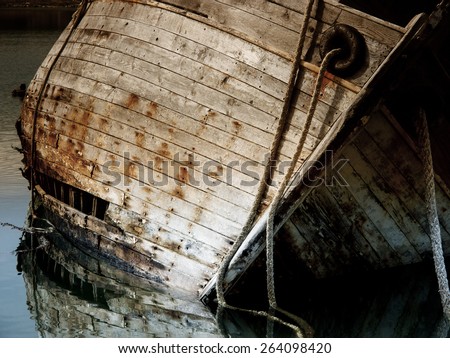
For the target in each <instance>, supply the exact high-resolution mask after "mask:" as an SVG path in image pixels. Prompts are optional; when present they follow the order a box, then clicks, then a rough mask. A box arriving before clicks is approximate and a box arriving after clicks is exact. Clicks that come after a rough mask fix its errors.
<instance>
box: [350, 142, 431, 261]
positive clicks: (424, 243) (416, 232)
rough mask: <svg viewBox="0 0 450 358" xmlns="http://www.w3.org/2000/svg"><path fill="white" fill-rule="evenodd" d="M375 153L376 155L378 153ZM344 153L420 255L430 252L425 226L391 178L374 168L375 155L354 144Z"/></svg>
mask: <svg viewBox="0 0 450 358" xmlns="http://www.w3.org/2000/svg"><path fill="white" fill-rule="evenodd" d="M374 154H375V156H376V155H377V154H378V153H374ZM343 155H345V156H346V157H347V158H349V159H350V161H351V165H352V167H353V168H354V170H355V171H356V172H357V173H358V175H359V176H360V178H361V179H362V180H363V181H364V183H365V184H366V185H367V187H368V188H370V190H371V192H372V193H373V195H374V196H375V197H376V198H377V200H378V201H379V202H380V203H381V205H382V207H383V208H384V210H386V212H387V213H388V214H389V216H390V217H391V218H392V220H393V221H394V222H395V224H396V225H397V226H398V227H399V229H400V230H401V231H402V232H403V234H404V235H405V236H406V238H407V239H408V240H409V242H410V243H411V244H412V245H413V246H414V248H415V250H416V251H417V252H418V253H419V254H420V255H424V254H425V253H427V252H430V249H431V245H430V242H429V240H428V239H425V238H426V237H427V234H426V233H425V231H424V229H423V227H422V226H421V224H420V223H418V222H417V221H416V219H415V218H413V217H412V216H411V215H410V214H409V212H408V211H407V210H405V207H404V205H403V203H401V202H400V200H399V198H398V197H397V196H396V195H395V191H394V190H393V189H392V188H391V185H390V183H389V181H390V180H387V181H385V180H384V179H383V178H382V177H381V176H380V174H379V173H378V172H377V171H376V170H375V169H374V168H373V166H372V165H371V163H372V160H373V157H365V156H364V155H362V154H361V152H360V151H359V150H358V149H356V148H355V147H354V146H353V145H349V146H347V147H346V148H345V149H344V150H343ZM419 203H420V201H419V202H416V203H414V204H415V205H418V204H419ZM410 205H411V204H410Z"/></svg>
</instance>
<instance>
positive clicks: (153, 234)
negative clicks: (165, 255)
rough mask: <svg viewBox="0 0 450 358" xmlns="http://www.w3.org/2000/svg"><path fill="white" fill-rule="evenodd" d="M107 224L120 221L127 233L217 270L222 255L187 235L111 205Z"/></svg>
mask: <svg viewBox="0 0 450 358" xmlns="http://www.w3.org/2000/svg"><path fill="white" fill-rule="evenodd" d="M106 215H107V219H106V221H107V222H115V221H120V227H121V228H123V230H124V231H125V232H128V233H132V234H134V235H136V236H139V237H141V238H142V239H143V240H147V241H149V242H152V243H155V244H157V245H158V246H161V247H164V248H166V249H168V250H173V251H174V252H177V253H179V254H180V255H183V256H186V257H188V258H190V259H192V260H195V261H197V262H199V263H201V264H203V265H204V266H207V267H210V268H215V267H216V265H217V257H218V256H220V255H221V254H222V253H221V252H220V251H217V250H216V249H215V248H213V247H212V246H210V245H208V244H205V243H203V242H201V241H198V240H195V239H193V238H192V237H191V236H189V235H188V234H186V233H181V232H175V231H173V230H172V228H170V227H168V226H165V225H162V224H160V223H156V222H154V221H152V220H148V219H147V218H145V217H143V216H141V215H138V214H136V213H133V212H131V213H130V212H129V211H127V210H125V209H124V208H122V207H119V206H117V205H114V204H110V205H109V208H108V211H107V212H106Z"/></svg>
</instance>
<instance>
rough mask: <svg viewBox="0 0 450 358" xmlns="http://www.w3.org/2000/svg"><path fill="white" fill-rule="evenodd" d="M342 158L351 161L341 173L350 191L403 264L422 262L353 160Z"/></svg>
mask: <svg viewBox="0 0 450 358" xmlns="http://www.w3.org/2000/svg"><path fill="white" fill-rule="evenodd" d="M341 158H342V159H348V160H349V162H348V164H346V165H344V166H343V167H342V168H341V171H340V172H341V174H342V176H343V177H344V179H345V180H346V181H347V183H348V184H349V190H350V191H351V192H352V194H353V196H354V198H355V200H356V201H357V202H358V204H359V205H360V206H361V208H362V209H363V210H364V211H365V212H366V213H367V214H368V216H369V217H370V218H371V221H372V222H373V223H374V224H375V225H376V226H377V228H378V229H379V231H380V232H381V233H382V235H383V236H384V238H385V239H386V240H387V241H388V242H389V244H390V245H391V247H392V248H394V250H395V251H397V252H398V254H399V256H400V258H401V260H402V263H403V264H409V263H413V262H418V261H420V256H419V254H418V253H417V251H416V250H415V248H414V247H413V246H412V245H411V243H410V242H409V241H408V239H407V238H406V236H405V235H404V234H403V232H402V231H401V230H400V229H399V228H398V226H397V224H396V223H395V222H394V221H393V220H392V218H391V217H390V216H389V215H388V213H387V212H386V210H385V208H384V207H383V206H382V203H380V202H379V200H378V199H377V198H376V196H375V195H374V194H373V192H372V191H371V188H369V187H368V186H367V185H366V184H365V183H364V181H363V180H362V178H361V176H360V174H359V173H358V172H357V170H355V168H353V165H352V158H347V157H344V156H342V157H341Z"/></svg>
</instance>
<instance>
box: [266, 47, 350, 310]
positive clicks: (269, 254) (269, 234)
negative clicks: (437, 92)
mask: <svg viewBox="0 0 450 358" xmlns="http://www.w3.org/2000/svg"><path fill="white" fill-rule="evenodd" d="M340 51H341V49H334V50H331V51H330V52H328V53H327V54H326V56H325V58H324V59H323V61H322V64H321V65H320V70H319V74H318V75H317V78H316V83H315V86H314V92H313V95H312V98H311V102H310V104H309V108H308V113H307V116H306V122H305V126H304V128H303V132H302V135H301V137H300V140H299V142H298V145H297V148H296V150H295V153H294V156H293V157H292V161H291V164H290V166H289V168H288V171H287V173H286V175H285V176H284V177H283V181H282V183H281V185H280V187H279V188H278V190H277V192H276V195H275V197H274V199H273V201H272V203H271V205H270V207H269V217H268V219H267V225H266V264H267V294H268V296H269V304H270V306H271V307H273V308H275V309H277V308H278V307H277V302H276V297H275V282H274V260H273V249H274V240H273V238H274V220H275V215H276V212H277V209H278V205H279V204H280V202H281V199H282V197H283V195H284V192H285V190H286V187H287V186H288V184H289V181H290V179H291V177H292V174H293V173H294V170H295V165H296V163H297V161H298V159H299V157H300V154H301V153H302V151H303V147H304V145H305V142H306V138H307V135H308V132H309V128H310V126H311V123H312V119H313V117H314V113H315V110H316V107H317V103H318V101H319V94H320V88H321V86H322V80H323V77H324V75H325V72H326V69H327V67H328V64H329V63H330V60H331V59H332V57H333V56H335V55H337V54H338V53H339V52H340Z"/></svg>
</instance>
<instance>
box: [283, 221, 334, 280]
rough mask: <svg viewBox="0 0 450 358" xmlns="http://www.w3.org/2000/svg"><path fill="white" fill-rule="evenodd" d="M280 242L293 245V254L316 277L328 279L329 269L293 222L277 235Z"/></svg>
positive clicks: (287, 224)
mask: <svg viewBox="0 0 450 358" xmlns="http://www.w3.org/2000/svg"><path fill="white" fill-rule="evenodd" d="M277 235H278V236H277V237H279V239H280V240H283V241H285V240H286V241H287V242H289V244H291V245H292V252H293V253H295V254H296V255H297V256H298V258H299V259H300V260H301V261H302V262H303V263H304V264H305V265H306V266H307V267H308V268H309V270H310V272H311V273H312V274H313V275H314V276H315V277H326V276H327V274H328V273H329V267H327V265H325V264H324V260H322V257H320V256H319V255H318V253H317V251H316V250H315V249H314V247H313V246H312V245H311V244H310V243H309V242H308V241H307V240H306V239H305V238H304V236H303V235H302V234H301V233H300V231H299V230H298V228H297V226H296V225H295V224H294V223H293V222H292V220H288V221H286V223H285V224H284V225H283V226H282V228H281V229H280V231H279V232H278V234H277Z"/></svg>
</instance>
